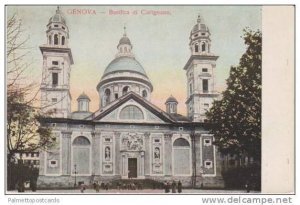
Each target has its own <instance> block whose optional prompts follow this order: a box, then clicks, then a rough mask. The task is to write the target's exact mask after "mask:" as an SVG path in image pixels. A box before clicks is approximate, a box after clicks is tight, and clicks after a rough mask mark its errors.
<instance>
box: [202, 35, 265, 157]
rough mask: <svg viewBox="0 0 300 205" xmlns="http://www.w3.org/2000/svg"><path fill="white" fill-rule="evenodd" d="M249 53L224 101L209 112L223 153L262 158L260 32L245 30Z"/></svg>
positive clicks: (231, 80) (232, 75)
mask: <svg viewBox="0 0 300 205" xmlns="http://www.w3.org/2000/svg"><path fill="white" fill-rule="evenodd" d="M243 38H244V42H245V44H246V46H247V50H246V52H245V53H244V54H243V56H242V57H241V59H240V63H239V65H238V66H236V67H231V69H230V75H229V78H228V79H227V89H226V90H225V91H224V92H223V93H222V95H223V98H222V100H220V101H215V102H214V103H213V106H212V108H211V109H210V110H209V111H208V112H207V118H208V122H210V123H211V124H212V127H211V132H212V133H213V134H214V136H215V144H216V145H217V146H218V147H219V148H220V151H221V152H223V153H225V154H226V153H230V154H237V155H239V156H251V157H254V159H255V160H259V161H260V156H261V49H262V34H261V32H260V31H256V32H254V31H251V30H248V29H246V30H244V36H243Z"/></svg>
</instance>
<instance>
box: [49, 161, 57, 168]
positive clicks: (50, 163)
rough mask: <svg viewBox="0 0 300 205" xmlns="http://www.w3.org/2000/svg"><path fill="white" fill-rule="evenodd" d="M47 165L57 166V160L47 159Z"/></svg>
mask: <svg viewBox="0 0 300 205" xmlns="http://www.w3.org/2000/svg"><path fill="white" fill-rule="evenodd" d="M49 166H50V167H57V160H50V161H49Z"/></svg>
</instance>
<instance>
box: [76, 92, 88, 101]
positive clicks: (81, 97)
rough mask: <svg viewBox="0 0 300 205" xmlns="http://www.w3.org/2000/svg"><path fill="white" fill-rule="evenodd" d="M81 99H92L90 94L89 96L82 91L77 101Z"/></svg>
mask: <svg viewBox="0 0 300 205" xmlns="http://www.w3.org/2000/svg"><path fill="white" fill-rule="evenodd" d="M81 99H87V100H89V101H91V99H90V98H89V96H87V95H86V94H85V93H84V92H83V93H81V95H79V97H78V98H77V101H78V100H81Z"/></svg>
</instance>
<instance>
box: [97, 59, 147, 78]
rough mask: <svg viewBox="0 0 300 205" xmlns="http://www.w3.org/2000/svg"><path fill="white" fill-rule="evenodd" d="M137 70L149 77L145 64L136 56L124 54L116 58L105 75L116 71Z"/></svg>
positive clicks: (136, 71) (107, 68)
mask: <svg viewBox="0 0 300 205" xmlns="http://www.w3.org/2000/svg"><path fill="white" fill-rule="evenodd" d="M126 71H127V72H135V73H139V74H142V75H144V76H145V77H147V74H146V72H145V70H144V68H143V66H142V65H141V64H140V63H139V62H138V61H137V60H135V59H134V58H132V57H127V56H122V57H119V58H115V59H114V60H113V61H112V62H111V63H110V64H109V65H108V66H107V67H106V69H105V71H104V74H103V77H105V76H107V75H108V74H111V73H115V72H126ZM103 77H102V78H103Z"/></svg>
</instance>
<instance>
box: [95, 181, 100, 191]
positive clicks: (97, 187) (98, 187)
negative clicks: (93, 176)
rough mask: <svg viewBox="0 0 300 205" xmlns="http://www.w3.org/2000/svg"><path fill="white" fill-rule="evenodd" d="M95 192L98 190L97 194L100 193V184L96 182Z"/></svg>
mask: <svg viewBox="0 0 300 205" xmlns="http://www.w3.org/2000/svg"><path fill="white" fill-rule="evenodd" d="M95 190H96V192H97V193H99V191H100V185H99V183H98V182H96V185H95Z"/></svg>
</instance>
